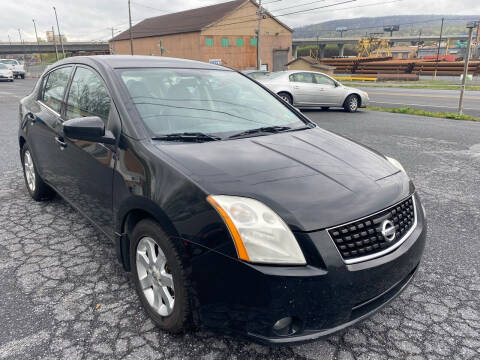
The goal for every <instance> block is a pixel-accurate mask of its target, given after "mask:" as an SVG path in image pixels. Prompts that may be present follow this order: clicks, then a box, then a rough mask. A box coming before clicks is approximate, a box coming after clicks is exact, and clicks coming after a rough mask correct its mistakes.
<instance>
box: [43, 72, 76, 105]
mask: <svg viewBox="0 0 480 360" xmlns="http://www.w3.org/2000/svg"><path fill="white" fill-rule="evenodd" d="M71 71H72V67H71V66H67V67H62V68H60V69H57V70H53V71H52V72H50V73H49V74H48V78H47V80H46V81H45V87H44V88H43V93H42V97H41V99H40V100H41V101H42V102H43V103H44V104H45V105H47V106H48V107H49V108H51V109H52V110H55V111H56V112H58V113H60V110H61V109H62V101H63V94H64V93H65V88H66V86H67V83H68V78H69V77H70V73H71Z"/></svg>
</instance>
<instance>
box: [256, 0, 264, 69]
mask: <svg viewBox="0 0 480 360" xmlns="http://www.w3.org/2000/svg"><path fill="white" fill-rule="evenodd" d="M262 17H263V10H262V0H258V26H257V69H258V70H262V59H261V58H260V26H261V24H262Z"/></svg>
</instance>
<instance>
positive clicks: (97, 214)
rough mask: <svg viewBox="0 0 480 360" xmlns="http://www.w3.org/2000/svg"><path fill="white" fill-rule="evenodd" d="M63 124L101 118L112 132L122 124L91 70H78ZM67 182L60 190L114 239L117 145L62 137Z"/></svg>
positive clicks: (74, 77)
mask: <svg viewBox="0 0 480 360" xmlns="http://www.w3.org/2000/svg"><path fill="white" fill-rule="evenodd" d="M67 91H68V92H67V95H66V104H65V112H64V114H63V116H62V117H63V119H64V120H70V119H74V118H78V117H85V116H98V117H100V118H101V119H102V120H103V121H104V122H105V128H106V129H109V126H112V123H115V122H116V121H119V119H118V115H117V113H116V111H115V107H114V106H113V103H112V101H111V97H110V95H109V91H108V89H107V86H106V84H105V83H104V81H103V79H102V78H101V77H100V75H99V74H98V73H97V72H96V71H95V70H93V69H92V68H90V67H87V66H83V65H82V66H80V65H78V66H77V67H76V68H75V72H74V74H73V77H72V80H71V84H70V87H69V88H68V90H67ZM61 140H62V141H63V142H64V145H63V151H62V157H61V159H62V161H64V162H65V163H64V164H63V166H62V167H63V168H64V169H65V180H68V181H65V182H63V183H62V184H61V186H62V188H61V189H59V190H60V191H61V192H62V194H63V195H64V196H65V197H66V198H67V199H68V200H70V201H71V202H72V203H73V204H75V205H76V206H77V208H78V209H79V210H80V211H81V212H82V213H83V214H84V215H86V216H87V217H89V218H90V219H91V220H92V221H93V222H95V223H96V224H97V225H98V226H99V227H100V228H102V230H103V231H104V232H105V233H106V234H107V235H110V236H112V235H113V211H112V205H113V204H112V201H113V197H112V196H113V195H112V194H113V191H112V187H113V172H114V168H115V152H116V147H115V145H108V144H101V143H98V142H93V141H86V140H76V139H71V138H68V137H66V136H65V135H63V136H61Z"/></svg>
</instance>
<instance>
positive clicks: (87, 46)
mask: <svg viewBox="0 0 480 360" xmlns="http://www.w3.org/2000/svg"><path fill="white" fill-rule="evenodd" d="M63 48H64V49H65V51H66V52H71V53H78V52H105V53H107V54H108V53H109V52H110V48H109V46H108V43H107V42H66V43H63ZM57 49H58V51H59V52H61V51H62V47H61V45H60V44H59V43H57ZM54 52H55V45H54V44H53V42H48V43H47V42H45V43H40V45H38V44H37V43H36V42H26V43H18V42H17V43H8V42H7V43H5V42H3V43H0V55H7V54H36V53H54Z"/></svg>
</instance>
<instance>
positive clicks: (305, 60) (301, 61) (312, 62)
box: [286, 56, 335, 76]
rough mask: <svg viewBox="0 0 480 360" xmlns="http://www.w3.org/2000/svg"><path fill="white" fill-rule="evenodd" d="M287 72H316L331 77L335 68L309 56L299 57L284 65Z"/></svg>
mask: <svg viewBox="0 0 480 360" xmlns="http://www.w3.org/2000/svg"><path fill="white" fill-rule="evenodd" d="M286 66H287V69H288V70H305V71H318V72H322V73H324V74H327V75H330V76H333V71H334V70H335V66H329V65H326V64H322V63H320V62H319V61H318V60H317V59H315V58H313V57H311V56H300V57H298V58H296V59H294V60H292V61H290V62H288V63H287V64H286Z"/></svg>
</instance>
